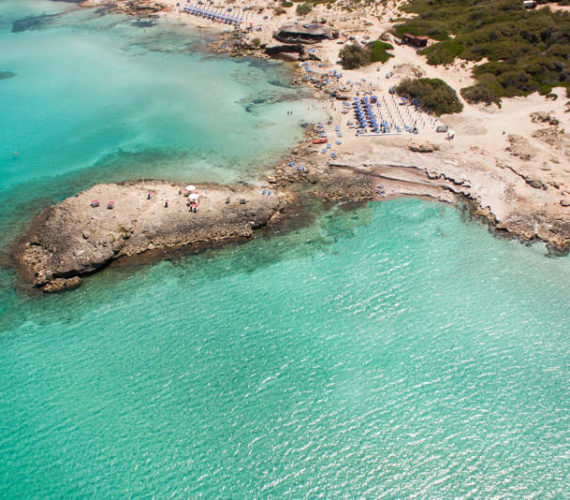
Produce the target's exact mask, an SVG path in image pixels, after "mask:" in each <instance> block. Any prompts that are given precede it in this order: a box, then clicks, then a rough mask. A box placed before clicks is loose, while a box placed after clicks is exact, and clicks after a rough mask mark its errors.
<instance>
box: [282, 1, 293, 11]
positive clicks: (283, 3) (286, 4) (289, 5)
mask: <svg viewBox="0 0 570 500" xmlns="http://www.w3.org/2000/svg"><path fill="white" fill-rule="evenodd" d="M281 7H285V8H287V9H288V8H289V7H293V2H282V3H281Z"/></svg>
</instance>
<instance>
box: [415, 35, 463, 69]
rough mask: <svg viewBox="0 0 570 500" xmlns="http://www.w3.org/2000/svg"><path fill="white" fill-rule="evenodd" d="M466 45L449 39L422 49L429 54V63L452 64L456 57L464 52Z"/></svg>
mask: <svg viewBox="0 0 570 500" xmlns="http://www.w3.org/2000/svg"><path fill="white" fill-rule="evenodd" d="M464 48H465V47H464V46H463V44H462V43H461V42H458V41H457V40H454V39H449V40H446V41H444V42H441V43H436V44H435V45H432V46H431V47H428V48H427V49H424V50H422V51H421V53H422V54H424V55H425V56H427V61H428V63H429V64H433V65H437V64H451V63H452V62H453V61H454V59H455V58H456V57H457V56H458V55H460V54H461V53H462V52H463V49H464Z"/></svg>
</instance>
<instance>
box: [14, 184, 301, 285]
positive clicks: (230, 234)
mask: <svg viewBox="0 0 570 500" xmlns="http://www.w3.org/2000/svg"><path fill="white" fill-rule="evenodd" d="M195 187H196V190H195V191H194V192H193V195H194V196H195V197H197V200H198V201H197V210H198V211H197V212H195V213H193V212H192V211H190V210H189V207H188V204H189V198H191V197H192V194H191V195H190V197H188V194H189V193H188V191H186V190H185V188H184V187H182V188H181V187H180V186H179V185H176V184H174V183H171V182H164V181H142V182H141V181H139V182H125V183H121V184H99V185H96V186H94V187H92V188H91V189H88V190H87V191H84V192H82V193H79V194H78V195H77V196H73V197H70V198H68V199H66V200H64V201H63V202H62V203H60V204H58V205H56V206H53V207H50V208H48V209H46V210H45V211H44V212H43V213H42V214H40V215H39V216H38V217H37V218H36V219H35V220H34V221H33V222H32V224H31V225H30V227H29V229H28V230H27V231H26V232H24V233H23V234H22V236H21V237H20V238H19V239H18V241H17V242H16V243H15V244H14V247H13V248H12V250H11V254H12V259H13V261H14V264H15V266H16V267H17V269H18V270H19V271H20V274H21V276H22V277H23V279H24V281H25V282H26V283H29V284H31V285H32V287H34V288H36V289H39V290H41V291H43V292H58V291H63V290H68V289H71V288H76V287H77V286H79V285H80V284H81V279H82V277H83V276H85V275H88V274H92V273H94V272H96V271H98V270H101V269H103V268H104V267H106V266H107V265H109V264H110V263H111V262H113V261H115V260H118V259H128V258H131V257H137V256H138V257H140V256H141V255H142V254H145V253H147V252H151V253H153V257H154V258H155V259H157V258H160V257H161V256H162V255H164V253H165V252H168V251H182V250H184V251H186V252H192V251H197V250H200V249H203V248H207V247H214V246H221V245H224V244H227V243H229V242H233V241H239V240H245V239H248V238H251V236H252V235H253V234H254V232H255V231H256V230H258V229H260V228H262V227H264V226H267V225H270V224H271V223H272V222H273V221H275V220H276V219H278V218H279V213H280V211H281V210H282V209H283V207H284V206H285V205H286V204H288V203H291V202H292V201H293V199H294V195H293V194H291V193H276V192H274V191H272V190H271V191H270V190H260V189H258V188H255V187H248V186H243V185H238V186H217V185H204V184H201V185H199V186H195ZM185 195H186V196H185ZM95 201H96V202H97V203H94V202H95ZM97 204H98V206H93V205H97ZM111 206H112V208H110V207H111Z"/></svg>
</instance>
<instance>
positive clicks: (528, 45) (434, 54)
mask: <svg viewBox="0 0 570 500" xmlns="http://www.w3.org/2000/svg"><path fill="white" fill-rule="evenodd" d="M540 2H541V3H545V0H540ZM558 3H559V4H563V3H570V0H562V2H558ZM402 10H404V11H406V12H410V13H414V14H415V16H414V17H413V18H410V19H406V20H403V22H402V23H401V24H398V25H397V26H395V28H394V31H395V33H396V34H398V35H400V36H402V35H403V34H404V33H412V34H414V35H425V36H428V37H430V38H432V39H434V40H440V41H439V43H434V44H433V45H431V46H430V47H428V48H426V49H424V50H423V51H422V53H423V54H425V55H426V57H427V58H428V62H429V63H430V64H448V63H450V62H452V61H453V60H454V59H456V58H462V59H465V60H470V61H482V60H483V59H487V60H488V62H484V63H483V64H481V65H479V66H478V67H476V68H475V70H474V74H475V76H476V77H477V79H478V83H479V84H482V85H483V86H485V87H489V89H490V90H489V89H487V90H485V89H483V88H482V87H477V88H470V89H469V90H467V93H466V95H468V96H475V98H478V97H480V96H484V97H485V99H486V98H487V97H490V96H491V95H492V93H493V91H494V92H496V93H497V94H498V95H499V98H500V97H509V96H514V95H526V94H528V93H530V92H535V91H537V90H541V91H542V92H546V91H547V89H549V88H552V87H560V86H563V87H565V86H566V85H567V82H568V81H569V80H570V78H569V77H568V75H570V44H568V36H569V33H570V14H569V13H568V12H553V11H551V10H550V9H542V10H535V11H532V12H529V11H527V10H526V9H524V8H523V6H522V1H518V0H478V1H474V0H409V1H408V3H406V4H405V5H404V6H402ZM447 33H454V34H455V38H452V39H451V38H449V39H448V36H447ZM484 75H492V76H494V77H495V81H494V82H493V84H491V85H489V84H487V83H486V82H483V79H482V78H483V76H484ZM474 87H475V86H474Z"/></svg>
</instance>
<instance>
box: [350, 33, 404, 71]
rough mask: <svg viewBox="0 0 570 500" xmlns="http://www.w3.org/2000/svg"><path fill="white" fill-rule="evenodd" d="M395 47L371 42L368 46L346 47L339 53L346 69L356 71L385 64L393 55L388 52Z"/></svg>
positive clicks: (379, 41)
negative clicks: (372, 64)
mask: <svg viewBox="0 0 570 500" xmlns="http://www.w3.org/2000/svg"><path fill="white" fill-rule="evenodd" d="M393 48H394V47H393V46H392V45H391V44H389V43H386V42H383V41H382V40H376V41H375V42H370V43H368V44H367V45H366V46H361V45H357V44H352V45H345V46H344V47H343V48H342V50H341V51H340V53H339V56H340V61H341V64H342V67H343V68H344V69H356V68H360V67H361V66H366V65H368V64H371V63H374V62H382V63H385V62H386V61H387V60H388V59H390V57H394V56H393V54H390V53H388V52H387V51H388V50H391V49H393Z"/></svg>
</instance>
